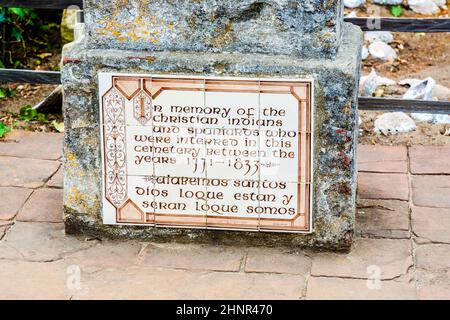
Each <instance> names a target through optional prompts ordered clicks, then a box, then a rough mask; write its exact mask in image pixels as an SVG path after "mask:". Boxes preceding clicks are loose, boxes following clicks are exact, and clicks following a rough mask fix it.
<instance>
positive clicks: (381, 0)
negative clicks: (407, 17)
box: [372, 0, 403, 4]
mask: <svg viewBox="0 0 450 320" xmlns="http://www.w3.org/2000/svg"><path fill="white" fill-rule="evenodd" d="M402 2H403V0H372V3H377V4H401V3H402Z"/></svg>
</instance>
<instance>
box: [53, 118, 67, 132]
mask: <svg viewBox="0 0 450 320" xmlns="http://www.w3.org/2000/svg"><path fill="white" fill-rule="evenodd" d="M52 125H53V128H55V130H56V131H58V132H64V122H58V121H56V120H53V121H52Z"/></svg>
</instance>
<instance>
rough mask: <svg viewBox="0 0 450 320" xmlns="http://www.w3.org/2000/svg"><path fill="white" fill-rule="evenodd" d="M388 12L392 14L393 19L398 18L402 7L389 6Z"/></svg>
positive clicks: (401, 12)
mask: <svg viewBox="0 0 450 320" xmlns="http://www.w3.org/2000/svg"><path fill="white" fill-rule="evenodd" d="M389 11H390V12H391V14H392V15H393V16H394V17H400V16H401V15H402V14H403V8H402V6H400V5H397V6H391V7H390V8H389Z"/></svg>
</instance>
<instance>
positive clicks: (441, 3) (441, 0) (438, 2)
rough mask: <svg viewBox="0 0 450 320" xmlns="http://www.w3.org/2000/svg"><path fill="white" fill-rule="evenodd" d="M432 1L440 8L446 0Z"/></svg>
mask: <svg viewBox="0 0 450 320" xmlns="http://www.w3.org/2000/svg"><path fill="white" fill-rule="evenodd" d="M433 2H434V3H436V5H437V6H439V7H441V8H445V7H446V2H447V1H446V0H433Z"/></svg>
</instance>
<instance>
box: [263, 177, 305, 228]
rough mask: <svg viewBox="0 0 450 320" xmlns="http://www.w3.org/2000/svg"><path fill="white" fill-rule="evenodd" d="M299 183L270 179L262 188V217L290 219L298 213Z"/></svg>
mask: <svg viewBox="0 0 450 320" xmlns="http://www.w3.org/2000/svg"><path fill="white" fill-rule="evenodd" d="M298 199H299V185H298V184H296V183H289V182H281V181H270V182H266V183H263V184H262V185H261V188H260V204H259V205H260V206H261V214H260V218H266V219H282V220H290V219H292V218H293V217H294V216H295V215H296V214H297V213H298Z"/></svg>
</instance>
